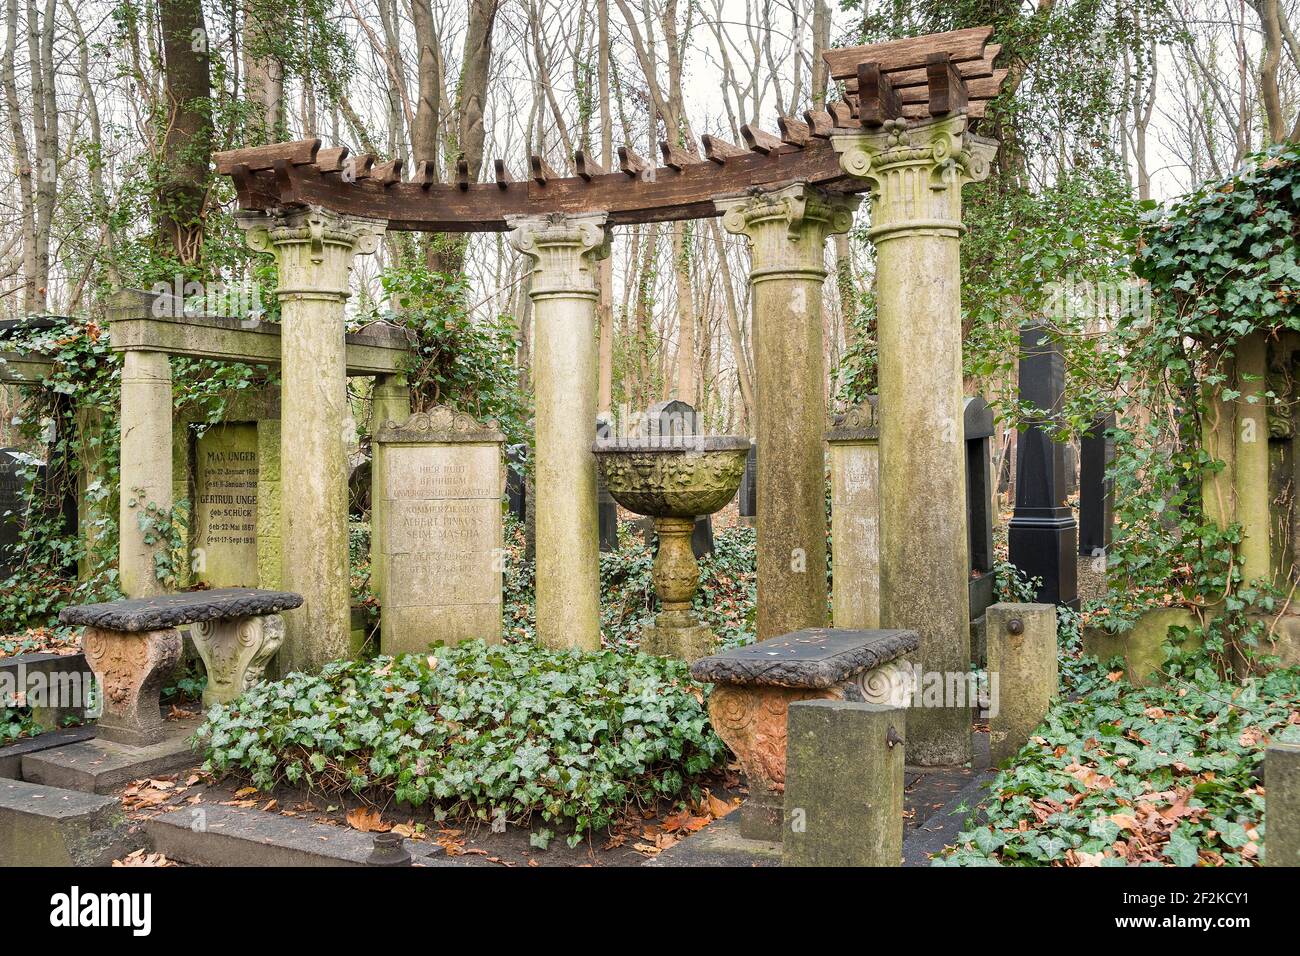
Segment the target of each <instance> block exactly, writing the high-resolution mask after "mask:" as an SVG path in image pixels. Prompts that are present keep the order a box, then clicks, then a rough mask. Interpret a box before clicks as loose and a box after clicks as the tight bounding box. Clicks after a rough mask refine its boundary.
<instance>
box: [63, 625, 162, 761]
mask: <svg viewBox="0 0 1300 956" xmlns="http://www.w3.org/2000/svg"><path fill="white" fill-rule="evenodd" d="M81 644H82V649H83V650H84V651H85V655H86V663H87V664H89V665H90V669H91V670H92V671H94V672H95V674H96V675H97V676H98V677H99V679H100V689H101V693H102V694H103V697H104V712H103V714H102V716H101V717H100V718H99V739H100V740H108V741H112V742H113V743H117V744H123V745H125V746H128V747H147V746H149V745H150V744H156V743H158V742H159V741H160V740H162V739H163V737H164V736H165V734H166V728H165V725H164V722H163V719H162V714H161V713H160V711H159V697H160V695H161V693H162V685H163V682H164V681H165V680H166V679H167V676H168V675H169V674H170V673H171V672H172V670H173V669H174V668H175V667H176V664H177V662H178V661H180V659H181V635H180V632H179V631H177V630H176V628H174V627H167V628H161V629H159V630H154V631H112V630H108V629H107V628H101V627H87V628H86V630H85V631H84V632H83V634H82V636H81Z"/></svg>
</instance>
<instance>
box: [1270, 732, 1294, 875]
mask: <svg viewBox="0 0 1300 956" xmlns="http://www.w3.org/2000/svg"><path fill="white" fill-rule="evenodd" d="M1264 865H1265V866H1300V744H1284V743H1275V744H1270V745H1269V747H1268V750H1266V751H1265V752H1264Z"/></svg>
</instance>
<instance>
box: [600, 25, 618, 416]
mask: <svg viewBox="0 0 1300 956" xmlns="http://www.w3.org/2000/svg"><path fill="white" fill-rule="evenodd" d="M596 20H597V33H598V41H599V42H598V45H597V60H596V73H597V81H598V83H599V94H598V95H599V99H600V106H599V109H600V165H601V166H602V167H603V168H604V169H609V168H610V166H611V160H612V158H613V149H614V119H613V116H612V115H611V113H610V109H609V6H608V4H606V3H605V2H604V0H597V3H596ZM596 279H597V282H598V283H599V287H600V302H599V304H598V305H597V313H596V314H597V316H598V318H599V320H600V352H599V354H600V363H599V364H600V372H599V386H598V389H597V404H596V408H597V410H598V411H599V412H601V413H604V414H608V413H609V412H610V410H611V409H612V408H613V405H614V262H613V257H612V256H606V257H605V258H604V259H602V260H601V261H600V265H599V266H598V267H597V275H596Z"/></svg>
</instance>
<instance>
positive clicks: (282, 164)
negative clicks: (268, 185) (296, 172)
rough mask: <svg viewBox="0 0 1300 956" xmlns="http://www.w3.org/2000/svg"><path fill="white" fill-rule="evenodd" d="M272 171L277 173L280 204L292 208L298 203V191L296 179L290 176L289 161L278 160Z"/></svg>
mask: <svg viewBox="0 0 1300 956" xmlns="http://www.w3.org/2000/svg"><path fill="white" fill-rule="evenodd" d="M271 171H272V172H273V173H275V190H276V193H277V194H278V195H279V197H280V202H281V203H282V204H283V205H286V206H292V205H293V204H294V203H296V202H297V201H298V191H297V189H296V188H295V183H294V178H293V177H292V176H290V175H289V161H288V160H285V159H277V160H276V161H275V165H274V166H273V167H272V168H271Z"/></svg>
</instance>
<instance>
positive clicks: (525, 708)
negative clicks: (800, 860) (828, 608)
mask: <svg viewBox="0 0 1300 956" xmlns="http://www.w3.org/2000/svg"><path fill="white" fill-rule="evenodd" d="M200 734H203V735H209V734H210V738H209V739H208V743H207V750H206V763H205V766H206V767H209V768H211V769H213V770H215V771H217V772H221V773H224V772H227V771H232V770H239V771H242V772H244V773H246V774H248V775H249V776H251V778H252V781H253V783H254V784H255V785H256V786H258V787H260V788H262V789H269V788H271V787H273V786H275V785H276V784H278V783H280V782H282V781H286V782H289V783H293V784H299V785H303V786H306V787H309V788H311V789H313V790H317V791H323V792H327V793H331V792H339V791H343V790H351V791H353V792H355V793H360V794H367V793H369V794H374V795H375V796H377V797H380V798H384V799H397V800H400V801H404V802H407V803H410V804H412V805H415V806H420V805H423V804H425V803H433V804H437V805H438V806H439V807H440V809H441V810H443V811H445V812H446V813H447V814H448V815H450V816H452V817H454V818H458V819H479V820H487V819H502V818H504V819H506V820H508V821H513V822H518V823H527V822H528V821H529V820H530V819H531V818H532V817H533V816H534V815H539V816H540V817H541V819H542V821H543V822H545V823H559V822H564V823H570V824H572V825H573V827H574V829H575V833H574V835H573V837H572V838H571V839H570V842H571V843H573V844H576V843H577V842H579V841H580V840H581V839H582V838H583V836H584V835H585V834H587V832H588V831H590V830H596V829H601V828H603V827H606V826H608V825H609V824H610V822H611V821H613V820H614V819H615V818H617V817H618V816H619V815H620V814H621V813H622V812H623V811H624V810H625V809H627V808H629V807H644V806H649V805H652V804H653V803H654V802H655V801H656V800H658V799H660V798H668V799H686V798H688V797H690V798H692V799H697V798H698V796H699V791H698V789H697V787H696V785H695V783H694V780H695V778H696V777H697V776H698V775H700V774H703V773H706V772H708V771H711V770H716V769H719V768H720V767H721V766H722V765H723V763H724V760H725V755H726V748H725V747H724V746H723V744H722V741H721V740H719V739H718V738H717V737H716V736H715V735H714V733H713V731H712V729H711V728H710V726H709V723H708V715H707V713H706V711H705V708H704V704H703V693H702V689H701V688H700V687H699V686H698V685H696V684H694V683H692V682H691V680H690V677H689V669H688V667H687V665H686V664H685V663H683V662H681V661H674V660H669V659H663V658H655V657H649V656H647V655H641V654H638V655H635V656H633V655H626V654H616V653H613V652H610V651H604V652H601V653H598V654H581V653H576V652H575V653H569V652H559V651H549V650H545V649H543V648H540V647H537V646H536V645H528V644H517V645H511V644H503V645H496V646H488V645H485V644H483V643H481V642H466V643H463V644H460V645H458V646H456V647H454V648H444V647H439V648H435V649H434V650H433V652H432V653H431V654H430V655H428V656H427V657H426V656H424V655H419V654H411V655H407V656H404V657H399V658H396V659H394V658H389V657H379V658H376V659H375V660H374V661H371V662H360V663H359V662H353V661H336V662H334V663H332V664H329V665H327V666H326V667H325V668H324V670H323V671H322V672H321V673H320V674H319V675H307V674H298V673H295V674H290V675H288V676H287V677H286V678H284V679H283V680H281V681H275V682H269V683H264V684H260V685H258V686H257V687H255V688H253V689H252V690H250V691H248V692H247V693H245V694H244V696H243V697H241V698H240V699H239V700H237V701H235V702H234V703H233V704H231V705H229V706H227V707H214V708H212V709H211V710H210V711H209V712H208V720H207V723H206V724H205V726H204V728H203V729H202V730H201V731H200Z"/></svg>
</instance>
